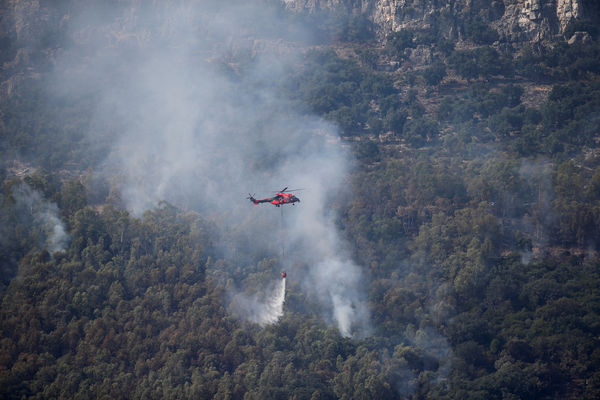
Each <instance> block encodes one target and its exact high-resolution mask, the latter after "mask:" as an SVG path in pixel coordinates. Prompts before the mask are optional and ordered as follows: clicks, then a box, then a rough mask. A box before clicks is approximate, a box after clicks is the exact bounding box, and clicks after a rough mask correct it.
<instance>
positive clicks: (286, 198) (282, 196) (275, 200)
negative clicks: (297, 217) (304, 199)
mask: <svg viewBox="0 0 600 400" xmlns="http://www.w3.org/2000/svg"><path fill="white" fill-rule="evenodd" d="M287 190H288V188H287V187H285V188H283V190H281V191H279V192H277V193H276V194H275V196H273V197H267V198H264V199H255V198H254V195H251V194H248V196H249V197H247V198H248V199H249V200H250V201H251V202H253V203H254V204H260V203H271V204H273V205H274V206H275V207H279V206H281V205H283V204H294V203H299V202H300V199H299V198H297V197H296V196H294V195H293V194H292V193H287V192H286V191H287ZM297 190H301V189H292V191H297Z"/></svg>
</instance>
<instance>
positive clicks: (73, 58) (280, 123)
mask: <svg viewBox="0 0 600 400" xmlns="http://www.w3.org/2000/svg"><path fill="white" fill-rule="evenodd" d="M225 3H227V4H225ZM272 3H277V2H271V4H272ZM281 6H282V5H281V4H279V6H271V5H268V4H266V3H265V2H260V1H256V2H237V1H234V2H215V1H200V2H196V3H188V2H186V1H175V2H168V3H164V4H163V3H160V4H158V3H155V2H151V4H138V3H136V6H135V7H133V8H126V9H121V10H119V9H117V10H116V11H115V9H111V10H89V9H88V10H85V12H83V11H82V12H80V13H79V14H78V15H74V16H72V18H71V21H70V26H71V32H70V35H71V37H72V38H73V43H74V44H73V46H70V47H67V48H65V49H64V51H63V53H62V56H61V57H60V58H59V59H57V61H56V66H57V68H56V73H55V79H54V85H55V86H54V87H53V88H52V91H53V92H54V93H58V94H59V95H60V96H67V97H70V96H73V98H77V96H92V97H93V98H95V99H96V101H97V107H96V110H95V114H94V116H93V118H92V120H91V122H90V128H89V132H88V133H89V135H90V137H93V138H95V139H97V140H104V141H106V142H110V143H112V145H111V150H110V152H109V154H108V155H107V157H106V160H105V163H104V171H105V173H106V175H107V177H115V176H116V177H118V179H114V178H111V179H112V180H113V182H119V184H118V187H117V189H118V190H119V192H120V194H121V199H122V201H123V203H124V205H125V206H126V207H127V208H128V209H130V210H132V211H133V212H134V213H138V214H139V213H141V212H142V211H143V210H145V209H148V208H152V207H155V206H156V204H157V203H158V202H159V201H161V200H167V201H169V202H171V203H173V204H175V205H177V206H179V207H183V208H189V209H195V210H198V211H201V212H205V213H207V214H210V215H219V219H220V221H222V222H223V223H225V224H228V226H229V227H230V228H229V229H230V230H231V231H235V230H238V231H240V232H238V233H239V236H238V237H237V238H238V239H239V237H241V236H243V235H244V234H246V235H247V237H246V239H245V240H246V241H247V242H248V243H251V249H246V248H244V247H243V244H242V243H241V242H240V241H238V242H236V243H233V244H230V245H226V244H223V247H224V248H228V249H229V251H230V252H231V253H234V252H235V253H236V254H239V253H244V252H247V251H250V250H252V251H257V250H256V249H263V250H264V252H265V253H267V254H268V253H269V252H270V253H271V254H274V252H275V251H277V249H276V247H277V244H276V243H278V242H277V240H276V238H277V233H276V232H278V227H279V225H280V223H279V222H278V219H279V210H277V209H275V208H274V207H272V206H271V205H269V204H262V205H260V206H253V205H251V204H250V203H249V202H247V200H245V197H246V196H247V193H257V196H259V197H267V196H270V195H272V193H273V191H274V190H278V189H281V188H282V187H284V186H292V185H293V186H296V187H302V188H306V189H307V191H306V192H304V194H302V195H301V200H302V202H301V203H300V204H299V205H297V206H295V207H289V206H286V211H285V213H286V216H285V218H286V226H285V228H286V230H287V232H288V233H289V234H288V238H289V239H288V240H289V243H288V248H289V251H288V253H289V254H290V259H289V260H288V264H289V265H290V268H287V267H286V269H288V272H290V273H291V274H293V273H294V270H293V269H294V268H296V269H297V272H298V273H297V274H296V275H295V279H300V276H302V287H303V288H305V289H306V291H307V292H309V293H310V295H313V294H316V296H315V297H316V298H318V299H319V300H320V301H321V303H322V304H323V306H324V309H326V310H330V312H326V314H327V315H326V317H327V318H330V319H331V321H332V322H334V323H335V324H336V325H337V326H338V328H339V330H340V332H341V333H342V334H344V335H351V334H354V333H355V332H365V331H366V330H368V325H369V316H368V310H367V307H366V305H365V302H364V295H363V290H362V287H361V284H360V282H361V271H360V267H359V266H357V265H356V264H355V263H354V262H352V260H351V259H350V257H349V255H348V254H349V253H348V252H347V251H346V249H345V246H344V243H343V241H342V239H341V238H340V235H339V233H338V231H337V229H336V227H335V223H334V220H335V215H333V214H332V213H331V211H330V209H331V207H330V204H331V203H332V202H333V201H334V200H335V199H333V198H332V196H335V195H336V194H339V193H343V192H342V191H340V189H341V186H342V183H343V178H344V176H345V174H346V173H347V171H348V166H349V164H350V162H351V158H350V157H349V155H348V154H347V153H346V152H345V151H344V150H343V148H342V147H341V146H340V144H339V136H338V132H337V128H336V127H335V126H334V125H332V124H331V123H329V122H327V121H324V120H322V119H321V118H318V117H316V116H313V115H310V113H307V112H305V110H304V109H303V106H301V105H299V104H298V103H295V102H294V101H292V100H291V99H290V98H289V97H288V96H287V95H286V94H285V92H284V91H283V90H282V86H284V84H285V80H286V79H287V76H288V75H286V74H289V71H290V68H292V66H294V65H297V64H298V60H299V59H301V57H302V52H301V50H302V49H303V46H304V42H303V41H304V40H305V39H306V38H310V36H311V33H310V29H301V28H300V27H298V26H296V27H294V33H293V38H292V39H290V40H287V39H282V38H289V37H290V31H289V29H290V28H289V27H288V23H287V21H285V20H284V19H283V18H284V17H282V14H281V10H280V9H278V7H281ZM96 7H99V8H101V7H102V5H96ZM229 237H231V235H229ZM274 238H275V240H274ZM226 240H233V239H226ZM236 240H237V239H236ZM232 249H234V250H232ZM230 256H231V257H232V259H233V258H235V257H234V256H233V255H231V254H230ZM300 270H302V273H300ZM278 293H279V295H278V296H279V297H277V298H278V301H281V298H280V297H281V296H280V295H281V293H280V292H278ZM276 303H277V304H278V305H277V307H279V303H278V302H276ZM270 304H271V302H270V301H267V302H266V303H265V304H264V307H262V306H260V302H258V301H257V302H256V309H259V310H264V311H265V312H264V313H263V312H262V311H261V312H254V311H252V312H251V311H249V312H248V315H246V318H248V319H250V320H253V321H256V322H259V323H268V322H269V321H272V317H268V318H266V319H265V317H263V316H262V315H263V314H266V315H269V316H273V315H278V313H279V312H280V311H278V310H279V309H278V308H277V307H275V308H273V307H272V306H271V305H270ZM275 318H276V317H275Z"/></svg>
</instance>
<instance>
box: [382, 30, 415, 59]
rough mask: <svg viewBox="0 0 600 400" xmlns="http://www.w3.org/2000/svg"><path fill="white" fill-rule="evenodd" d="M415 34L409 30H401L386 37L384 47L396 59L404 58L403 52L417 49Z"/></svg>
mask: <svg viewBox="0 0 600 400" xmlns="http://www.w3.org/2000/svg"><path fill="white" fill-rule="evenodd" d="M414 39H415V32H414V31H412V30H410V29H402V30H400V31H397V32H392V33H390V34H389V35H388V37H387V41H386V46H387V49H388V51H389V52H390V53H391V54H393V55H394V56H396V57H399V58H402V57H404V50H406V49H412V48H415V47H417V43H416V42H415V40H414Z"/></svg>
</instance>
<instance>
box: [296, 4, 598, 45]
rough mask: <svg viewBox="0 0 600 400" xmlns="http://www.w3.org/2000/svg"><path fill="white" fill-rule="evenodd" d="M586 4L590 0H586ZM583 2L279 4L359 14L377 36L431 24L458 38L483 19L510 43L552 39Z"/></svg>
mask: <svg viewBox="0 0 600 400" xmlns="http://www.w3.org/2000/svg"><path fill="white" fill-rule="evenodd" d="M587 1H588V2H591V1H592V0H587ZM585 2H586V0H439V1H425V0H346V1H343V0H285V4H286V6H287V7H288V8H289V9H291V10H295V11H308V12H317V11H322V10H330V11H346V12H353V13H363V14H365V15H367V16H368V18H369V19H370V20H371V21H372V22H373V24H374V25H375V27H376V31H377V34H378V36H379V37H380V38H383V37H385V36H386V35H387V34H389V33H390V32H393V31H398V30H400V29H405V28H417V27H419V28H423V27H427V26H431V25H432V24H436V26H437V27H438V28H440V29H441V30H442V31H443V33H444V34H445V35H446V36H447V37H453V38H460V37H461V33H462V30H463V29H464V25H465V24H466V23H469V22H470V21H474V20H482V21H486V22H488V23H489V24H490V26H492V27H493V28H495V29H497V31H498V34H499V36H500V40H501V41H504V42H509V43H513V44H519V43H523V42H528V43H529V42H542V41H552V40H554V39H556V37H557V36H558V35H562V34H563V33H564V32H565V29H566V28H567V26H568V25H569V23H571V22H572V21H574V20H577V19H580V18H582V17H584V15H583V14H584V10H585V8H586V7H585V4H584V3H585Z"/></svg>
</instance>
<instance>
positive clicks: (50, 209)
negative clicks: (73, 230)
mask: <svg viewBox="0 0 600 400" xmlns="http://www.w3.org/2000/svg"><path fill="white" fill-rule="evenodd" d="M12 195H13V198H14V199H15V207H16V209H17V211H18V212H17V215H18V216H19V219H20V222H21V223H23V224H24V225H25V226H28V225H29V226H30V228H31V229H34V230H36V231H38V232H39V242H40V243H39V245H40V246H41V247H43V248H45V249H47V250H48V251H49V252H50V253H56V252H57V251H64V250H65V248H66V247H67V245H68V244H69V240H70V236H69V235H68V234H67V232H66V230H65V225H64V224H63V222H62V220H61V219H60V217H59V216H58V207H57V206H56V204H55V203H52V202H49V201H47V200H46V199H44V197H43V195H42V194H41V193H40V192H39V191H37V190H34V189H32V188H31V187H30V186H29V185H27V184H25V183H22V184H20V185H19V186H17V187H16V188H14V189H13V191H12Z"/></svg>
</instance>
